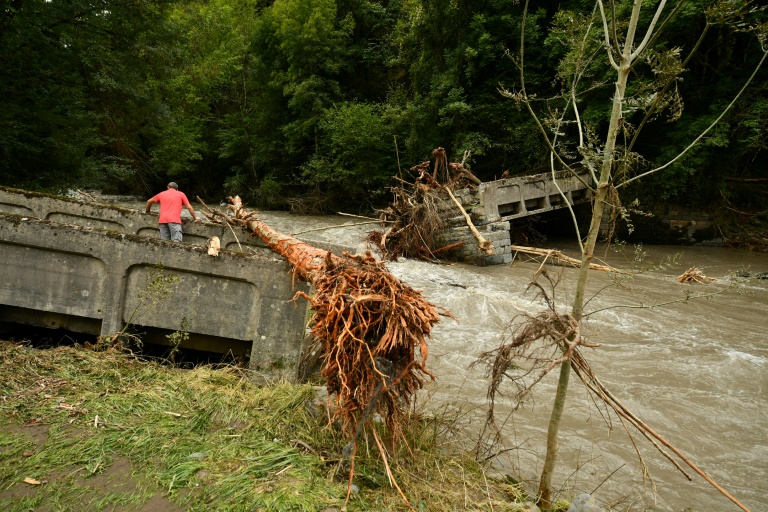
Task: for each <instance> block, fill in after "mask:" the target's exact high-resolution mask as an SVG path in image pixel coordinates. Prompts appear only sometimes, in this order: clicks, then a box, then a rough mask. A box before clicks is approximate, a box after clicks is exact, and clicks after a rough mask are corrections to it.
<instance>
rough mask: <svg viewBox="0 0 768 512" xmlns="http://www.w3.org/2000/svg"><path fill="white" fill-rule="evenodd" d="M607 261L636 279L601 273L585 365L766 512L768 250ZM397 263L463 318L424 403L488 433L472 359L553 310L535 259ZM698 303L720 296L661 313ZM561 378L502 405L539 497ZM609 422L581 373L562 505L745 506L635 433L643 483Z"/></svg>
mask: <svg viewBox="0 0 768 512" xmlns="http://www.w3.org/2000/svg"><path fill="white" fill-rule="evenodd" d="M263 218H264V220H265V221H266V222H267V223H269V224H270V225H272V226H273V227H275V228H277V229H280V230H282V231H283V232H286V233H292V232H300V231H305V230H308V229H313V228H316V227H322V226H328V225H337V224H350V223H354V222H359V221H356V220H355V219H351V218H349V217H341V216H332V217H298V216H292V215H288V214H285V213H279V212H264V213H263ZM370 229H372V226H367V225H364V226H350V227H345V228H334V229H329V230H324V231H313V232H311V233H306V234H305V235H299V237H300V238H301V237H307V238H312V239H319V240H326V241H330V242H334V243H341V244H346V245H350V246H354V245H356V244H357V243H358V242H359V241H360V239H361V238H362V237H363V236H364V235H365V233H366V232H367V231H368V230H370ZM549 244H551V246H552V247H556V248H558V249H560V250H562V251H563V252H565V253H566V254H570V255H572V256H576V255H577V253H578V251H577V247H576V244H575V243H574V242H573V241H570V240H552V241H550V242H549ZM600 254H601V255H602V252H601V253H600ZM606 261H607V262H608V263H609V264H611V265H614V266H617V267H621V268H624V269H627V270H630V271H631V273H629V274H622V275H619V276H617V275H615V274H608V273H604V272H593V273H592V274H593V275H592V276H591V277H590V285H589V291H590V295H589V296H590V297H593V298H592V299H591V300H590V301H589V303H588V305H587V308H586V312H587V313H588V314H589V317H588V320H587V322H586V327H585V329H586V331H585V334H586V335H588V336H589V337H590V340H591V341H592V342H595V343H600V344H601V346H600V347H599V348H594V349H585V350H584V355H585V358H586V359H587V361H588V362H589V363H590V365H591V366H592V368H593V370H594V371H595V373H596V374H597V375H598V376H599V378H600V379H601V380H602V382H603V383H604V384H605V385H606V386H607V387H608V388H609V389H610V390H611V391H612V392H613V394H614V395H616V396H617V398H619V399H620V400H621V401H622V402H623V403H624V404H625V405H626V406H628V407H629V408H630V409H631V410H632V411H633V412H634V413H635V414H636V415H637V416H639V417H640V418H641V419H642V420H643V421H644V422H645V423H646V424H647V425H649V426H650V427H651V428H653V429H654V430H655V431H656V432H658V433H659V434H661V435H662V436H663V437H664V438H666V439H667V440H668V441H669V442H670V443H671V444H673V445H674V446H675V447H677V448H678V449H679V450H680V451H682V452H683V454H685V455H686V456H687V457H688V458H689V459H691V460H692V461H693V462H694V463H695V464H696V465H698V466H699V467H700V468H701V469H702V470H703V471H704V472H706V473H707V474H708V475H710V476H711V477H712V478H713V479H714V480H715V481H716V482H717V483H718V484H720V485H721V486H722V487H724V488H725V489H726V490H727V491H728V492H729V493H731V494H732V495H733V496H734V497H735V498H736V499H738V500H739V501H740V502H742V503H743V504H744V505H746V506H747V507H748V508H750V509H751V510H752V511H753V512H756V511H761V510H768V440H767V437H766V434H767V433H768V401H767V400H766V391H768V376H766V372H767V371H768V342H766V338H765V333H766V331H768V318H767V317H766V312H767V311H768V279H759V278H758V277H757V275H758V274H760V273H763V272H768V254H760V253H754V252H748V251H743V250H737V249H724V248H716V247H671V246H645V247H643V248H637V247H625V248H623V249H622V250H621V251H615V250H611V251H609V252H608V255H607V257H606ZM693 266H696V267H698V268H699V269H700V270H701V271H702V272H703V273H704V274H706V275H707V276H708V277H713V278H716V279H717V280H716V281H714V282H712V283H711V284H708V285H700V284H693V285H690V284H681V283H679V282H678V281H677V276H678V275H680V274H682V273H683V272H685V271H686V270H687V269H689V268H690V267H693ZM388 267H389V269H390V270H391V271H392V273H393V274H395V275H396V276H397V277H399V278H400V279H401V280H403V281H405V282H406V283H407V284H409V285H411V286H412V287H414V288H416V289H419V290H423V292H424V294H425V296H426V297H427V299H428V300H430V301H431V302H432V303H434V304H436V305H439V306H442V307H444V308H446V309H448V310H449V311H450V312H451V313H452V314H453V316H454V317H455V318H456V320H455V321H454V320H451V319H444V320H442V321H441V322H440V323H439V324H438V325H437V326H436V328H435V329H434V331H433V333H432V338H431V342H430V356H429V361H428V367H429V368H430V369H431V371H432V372H433V373H434V374H435V375H436V376H437V380H436V382H434V383H432V384H430V385H428V386H427V389H426V391H425V393H424V397H423V398H424V400H423V401H426V406H427V407H434V408H438V407H442V406H444V405H446V404H450V405H455V406H457V407H458V408H460V409H461V410H464V411H469V412H468V413H467V416H466V418H471V421H472V426H473V427H475V428H478V429H479V428H480V427H481V426H482V424H483V415H484V414H485V409H484V408H485V407H486V398H485V397H486V389H487V379H485V377H484V371H483V369H482V368H481V367H477V366H475V367H471V365H472V363H473V362H474V361H475V360H476V359H477V358H478V356H479V355H480V354H481V353H483V352H484V351H488V350H492V349H494V348H496V347H497V346H498V345H499V344H500V342H501V341H502V336H503V333H504V332H506V331H507V330H508V327H509V325H510V322H511V321H513V319H514V318H515V317H516V316H517V315H519V314H521V313H531V314H536V313H537V312H539V311H541V310H543V309H544V306H543V305H542V304H541V303H540V302H537V301H536V300H535V297H534V296H533V294H532V293H530V292H526V287H527V285H528V283H529V281H530V280H531V278H532V276H533V274H534V272H536V270H537V269H538V268H539V263H538V262H534V261H526V260H525V259H524V258H523V259H519V260H516V261H515V262H513V263H512V264H511V265H504V266H494V267H476V266H470V265H464V264H444V265H436V264H430V263H425V262H420V261H415V260H408V259H404V260H401V261H398V262H396V263H389V264H388ZM548 271H549V272H550V273H552V274H556V275H560V276H561V278H562V280H561V283H560V285H559V286H558V288H557V295H558V297H559V298H561V299H562V302H561V303H560V308H561V311H562V312H567V311H569V305H570V304H569V302H568V300H569V297H572V296H573V287H574V283H575V280H576V270H575V269H565V268H562V267H548ZM598 292H599V293H598ZM715 292H720V293H717V294H715ZM701 294H709V295H712V296H710V297H708V298H701V299H691V300H688V301H687V302H677V303H671V304H667V305H664V306H657V307H651V306H654V305H658V304H661V303H667V302H670V301H674V300H682V299H684V298H685V297H686V296H687V295H701ZM590 313H591V314H590ZM518 321H519V319H518ZM556 374H557V372H554V373H553V374H552V375H550V376H549V377H547V378H545V380H544V381H542V382H541V383H540V385H539V386H538V387H537V388H536V390H535V391H534V394H533V396H532V397H531V399H530V400H529V401H528V402H527V404H526V405H525V406H523V407H522V408H521V409H519V410H517V412H515V413H514V414H513V415H511V416H509V412H510V406H511V404H510V403H503V400H502V401H499V402H498V403H497V405H496V411H497V418H499V419H500V420H501V421H503V422H504V429H503V444H504V447H506V448H514V449H512V450H509V451H507V452H505V453H504V455H503V456H501V457H499V458H498V459H497V463H498V465H499V467H501V468H502V469H504V470H507V471H509V472H510V473H511V474H513V475H515V476H519V477H520V478H521V479H523V480H524V481H527V482H530V485H529V486H528V489H529V491H534V490H535V489H536V487H535V486H534V484H533V482H535V481H536V480H537V479H538V476H539V474H540V471H541V464H542V460H543V453H544V447H545V438H546V425H547V421H548V418H549V412H550V406H551V398H552V396H553V393H554V390H555V386H556V378H557V375H556ZM510 391H511V389H510ZM612 425H613V428H612V429H609V428H608V427H607V426H606V422H605V421H604V419H603V417H602V415H601V413H600V411H599V410H598V408H597V407H596V406H595V405H594V404H593V403H592V401H591V400H590V399H589V397H588V396H587V394H586V392H585V388H584V386H583V385H582V383H581V382H580V381H579V380H578V378H577V377H576V376H575V375H572V378H571V386H570V390H569V396H568V402H567V404H566V411H565V413H564V418H563V424H562V426H561V430H560V452H559V458H558V470H557V473H556V475H555V486H556V487H557V488H559V489H561V492H562V493H563V497H570V496H573V495H574V494H578V493H581V492H589V493H592V492H593V491H594V495H595V497H596V498H597V499H598V500H599V502H600V503H602V504H603V505H604V506H607V505H611V504H613V505H614V506H615V508H614V510H632V511H664V512H667V511H669V512H681V511H682V510H683V509H685V508H686V507H691V508H692V509H693V510H695V511H697V512H709V511H727V510H739V509H738V507H736V506H735V505H734V504H733V503H731V502H730V501H729V500H728V499H727V498H726V497H724V496H723V495H722V494H720V493H719V492H718V491H717V490H716V489H715V488H714V487H712V486H710V485H709V484H708V483H707V482H705V481H704V480H703V479H702V478H701V477H699V476H698V475H696V474H695V473H694V472H693V471H692V470H688V473H689V474H691V476H692V477H693V480H692V481H689V480H687V479H686V478H685V477H684V476H683V475H682V474H681V473H680V472H679V471H678V470H677V469H675V468H674V467H673V466H672V465H671V464H670V463H669V462H668V461H667V459H666V458H664V457H663V456H662V455H660V454H659V453H658V452H657V451H656V450H655V448H653V447H652V446H651V445H650V444H649V443H648V442H647V441H646V440H645V439H644V438H642V436H640V435H639V433H637V432H635V431H632V430H630V433H631V435H632V436H633V438H634V442H635V443H636V445H637V448H638V450H639V452H640V454H641V455H642V459H643V461H644V464H645V466H646V467H647V470H648V476H647V477H645V478H644V477H643V468H642V465H641V463H640V461H639V458H638V455H637V452H636V450H635V447H634V446H633V443H632V442H631V441H630V440H629V437H628V435H627V432H625V430H624V428H623V427H622V425H621V423H620V422H618V421H617V420H616V419H615V418H613V424H612ZM606 478H607V480H606ZM595 489H597V490H595Z"/></svg>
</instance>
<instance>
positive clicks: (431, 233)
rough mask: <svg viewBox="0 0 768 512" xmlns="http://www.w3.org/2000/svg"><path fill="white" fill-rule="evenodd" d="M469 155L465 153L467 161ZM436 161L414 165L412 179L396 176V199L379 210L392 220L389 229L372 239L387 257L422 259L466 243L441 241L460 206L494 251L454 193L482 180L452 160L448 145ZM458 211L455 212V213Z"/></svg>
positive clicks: (439, 150) (488, 250)
mask: <svg viewBox="0 0 768 512" xmlns="http://www.w3.org/2000/svg"><path fill="white" fill-rule="evenodd" d="M468 156H469V154H468V153H466V154H465V155H464V161H466V158H467V157H468ZM432 157H433V160H434V164H432V162H430V161H426V162H422V163H420V164H418V165H416V166H414V167H412V168H411V169H410V171H411V173H412V175H413V177H414V179H413V182H408V181H406V180H404V179H402V178H396V179H398V180H399V182H400V184H399V185H398V186H397V187H393V189H392V192H393V195H394V198H393V200H392V203H391V204H390V205H389V206H388V207H387V208H385V209H383V210H381V211H380V212H379V218H380V219H381V220H382V221H384V223H386V224H388V227H387V229H386V230H385V231H383V232H381V231H372V232H371V233H370V234H369V237H368V241H370V242H372V243H374V244H376V246H378V247H379V249H380V250H381V252H382V254H384V255H385V257H386V258H388V259H391V260H396V259H397V258H398V257H399V256H407V257H411V258H417V259H422V260H434V259H436V258H437V256H438V255H446V254H449V253H450V252H451V251H455V250H457V249H459V248H461V247H463V246H464V243H463V242H460V243H454V244H449V245H439V244H438V242H437V239H436V237H435V235H436V233H437V232H438V231H439V230H440V229H443V228H445V227H446V217H447V216H449V215H450V213H449V214H446V212H450V211H451V210H453V209H454V205H455V206H456V207H458V209H459V210H460V211H461V213H462V214H463V215H464V218H465V219H466V222H467V224H468V225H469V227H470V229H471V230H472V232H473V234H475V237H476V238H477V239H478V243H479V244H480V248H481V250H483V251H485V252H486V253H487V254H491V253H492V250H493V249H492V246H491V244H490V243H489V242H488V241H486V240H485V239H484V238H483V237H482V235H480V233H479V232H478V231H477V229H475V227H474V225H472V221H471V220H470V218H469V215H467V212H466V211H464V208H462V206H461V204H460V203H459V202H458V201H457V200H456V198H455V197H454V196H453V193H452V191H453V190H459V189H462V188H473V187H477V186H478V185H479V184H480V183H481V182H480V180H479V179H478V178H477V177H476V176H475V175H474V174H472V172H471V171H470V170H469V169H467V168H466V167H464V161H462V163H449V162H448V158H447V156H446V154H445V149H443V148H437V149H435V150H434V151H433V152H432ZM454 215H455V213H454Z"/></svg>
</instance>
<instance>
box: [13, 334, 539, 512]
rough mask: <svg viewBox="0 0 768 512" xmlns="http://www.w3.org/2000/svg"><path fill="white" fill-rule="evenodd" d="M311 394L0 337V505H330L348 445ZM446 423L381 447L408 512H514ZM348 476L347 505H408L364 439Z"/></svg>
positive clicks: (415, 425) (414, 429) (417, 425)
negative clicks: (351, 487)
mask: <svg viewBox="0 0 768 512" xmlns="http://www.w3.org/2000/svg"><path fill="white" fill-rule="evenodd" d="M314 399H315V389H314V388H313V387H312V386H309V385H292V384H289V383H275V384H273V385H270V386H257V385H256V384H254V383H253V382H251V381H250V380H249V378H248V375H247V372H245V371H244V370H242V369H237V368H219V369H216V368H213V367H209V366H200V367H197V368H195V369H192V370H181V369H177V368H173V367H169V366H163V365H161V364H158V363H152V362H142V361H139V360H136V359H134V358H132V357H130V356H128V355H125V354H122V353H118V352H111V351H107V352H92V351H89V350H85V349H79V348H71V347H69V348H67V347H61V348H55V349H50V350H37V349H34V348H30V347H27V346H24V345H19V344H13V343H8V342H0V509H2V510H4V511H28V510H36V509H44V510H73V509H77V510H126V511H128V510H136V509H139V508H141V506H143V505H146V504H147V503H148V502H149V501H150V500H156V501H155V502H153V509H154V510H206V511H208V510H221V511H241V510H242V511H251V510H264V511H272V510H291V511H294V510H295V511H312V512H316V511H320V510H323V509H325V508H331V507H337V508H339V509H342V508H344V506H345V498H346V493H347V482H346V478H347V475H348V473H347V470H345V469H341V470H339V468H338V467H337V460H338V457H339V454H340V453H341V449H342V448H343V446H344V444H345V443H346V440H345V439H344V438H342V437H341V435H340V433H339V432H338V431H337V430H336V429H335V428H334V427H333V425H329V424H328V420H327V418H326V417H325V416H324V415H322V414H320V415H318V414H317V413H316V412H315V413H314V414H313V411H314V410H316V409H315V408H313V407H311V406H308V404H311V402H312V401H313V400H314ZM454 420H455V418H451V421H448V419H447V418H445V417H441V416H429V417H427V416H414V418H413V419H412V420H411V422H410V423H409V424H408V425H406V439H407V440H408V447H404V446H403V444H402V443H399V448H397V449H396V451H393V450H391V449H390V454H389V461H390V466H391V468H392V472H393V475H394V477H395V479H396V481H397V483H398V484H399V485H400V487H401V488H402V489H403V492H404V493H405V495H406V497H407V498H408V500H409V501H410V502H411V504H412V506H413V508H414V509H415V510H436V511H443V510H491V509H492V510H495V511H505V510H507V511H511V510H516V509H517V505H516V504H515V502H514V500H515V499H518V500H525V495H524V494H523V492H522V491H521V490H520V488H519V486H517V485H514V483H505V482H497V481H492V480H491V479H489V478H486V475H485V474H484V471H483V468H482V467H480V466H479V465H477V464H476V463H475V462H474V460H473V458H472V457H471V455H470V454H469V453H467V452H464V451H462V450H461V449H460V448H459V447H460V446H461V443H460V442H459V441H460V440H461V430H460V429H459V428H457V426H456V424H454V423H452V421H454ZM381 435H382V437H383V438H384V439H386V433H385V432H383V431H382V432H381ZM307 447H309V448H310V449H307ZM25 478H33V479H35V480H37V481H39V482H42V483H41V484H40V485H29V484H26V483H23V481H24V479H25ZM355 484H356V485H357V486H358V488H359V489H360V492H359V493H356V494H353V495H352V497H351V499H350V501H349V503H348V504H347V505H346V510H349V511H355V510H393V511H394V510H409V507H408V506H407V505H406V503H405V501H404V500H403V498H402V497H400V495H399V494H398V492H397V490H396V489H395V488H393V487H392V486H391V485H390V484H389V481H388V477H387V474H386V471H385V468H384V465H383V463H382V462H381V460H380V456H379V453H378V449H377V448H376V445H375V443H374V442H373V440H372V439H371V440H368V439H367V438H366V437H361V440H360V441H359V448H358V455H357V459H356V462H355Z"/></svg>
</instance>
